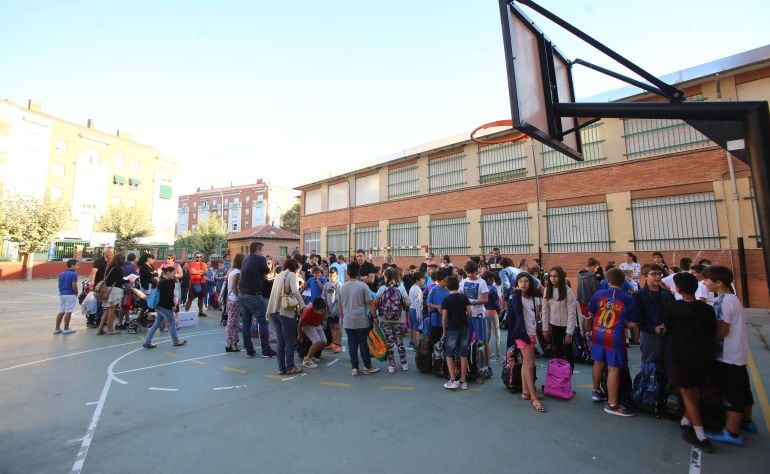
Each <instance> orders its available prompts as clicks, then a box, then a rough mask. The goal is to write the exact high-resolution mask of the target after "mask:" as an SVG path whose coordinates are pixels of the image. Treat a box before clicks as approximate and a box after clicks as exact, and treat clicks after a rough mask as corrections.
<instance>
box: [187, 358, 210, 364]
mask: <svg viewBox="0 0 770 474" xmlns="http://www.w3.org/2000/svg"><path fill="white" fill-rule="evenodd" d="M189 362H192V363H193V364H197V365H206V363H205V362H203V361H202V360H198V359H190V360H189Z"/></svg>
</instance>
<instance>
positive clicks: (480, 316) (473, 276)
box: [459, 261, 489, 369]
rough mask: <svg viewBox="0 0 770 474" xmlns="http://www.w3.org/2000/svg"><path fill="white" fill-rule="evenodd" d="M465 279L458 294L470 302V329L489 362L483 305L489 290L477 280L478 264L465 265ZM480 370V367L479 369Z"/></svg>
mask: <svg viewBox="0 0 770 474" xmlns="http://www.w3.org/2000/svg"><path fill="white" fill-rule="evenodd" d="M464 268H465V271H466V272H467V273H468V276H467V277H466V278H463V281H461V282H460V290H459V291H460V293H462V294H464V295H465V296H467V297H468V299H469V300H470V302H471V311H472V313H473V314H472V316H471V327H472V329H473V332H474V333H475V334H476V338H477V339H478V340H479V341H482V342H483V343H484V352H485V354H486V357H487V360H489V331H487V318H486V316H485V307H484V305H485V304H486V303H487V301H489V288H488V287H487V283H486V282H485V281H484V280H482V279H481V278H479V264H478V263H476V262H474V261H468V262H467V263H466V264H465V267H464ZM479 369H481V367H479Z"/></svg>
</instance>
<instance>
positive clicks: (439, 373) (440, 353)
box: [431, 339, 449, 377]
mask: <svg viewBox="0 0 770 474" xmlns="http://www.w3.org/2000/svg"><path fill="white" fill-rule="evenodd" d="M431 359H432V362H431V372H433V375H435V376H436V377H447V376H448V375H449V368H448V367H447V365H446V358H445V357H444V339H439V341H438V342H436V343H435V344H433V353H432V354H431Z"/></svg>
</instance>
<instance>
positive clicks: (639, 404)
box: [631, 361, 666, 418]
mask: <svg viewBox="0 0 770 474" xmlns="http://www.w3.org/2000/svg"><path fill="white" fill-rule="evenodd" d="M665 388H666V379H665V375H664V374H663V371H662V370H661V367H660V364H659V363H658V362H653V361H650V362H645V363H643V364H642V370H641V371H640V372H639V373H638V374H636V377H634V385H633V391H632V393H631V398H632V399H633V401H634V406H635V407H636V408H637V409H638V410H643V411H647V412H649V413H652V414H653V415H655V418H661V417H662V416H663V409H664V406H665Z"/></svg>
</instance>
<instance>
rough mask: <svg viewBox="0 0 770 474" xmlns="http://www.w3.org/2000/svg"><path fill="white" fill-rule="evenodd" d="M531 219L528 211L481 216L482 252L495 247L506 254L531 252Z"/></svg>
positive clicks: (485, 252)
mask: <svg viewBox="0 0 770 474" xmlns="http://www.w3.org/2000/svg"><path fill="white" fill-rule="evenodd" d="M529 219H530V217H529V215H528V213H527V211H515V212H501V213H499V214H485V215H483V216H481V251H482V253H484V254H485V255H486V254H488V253H489V252H491V251H492V249H493V248H495V247H497V248H499V249H500V251H501V252H502V253H506V254H513V253H529V252H530V249H531V245H532V244H530V242H529Z"/></svg>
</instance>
